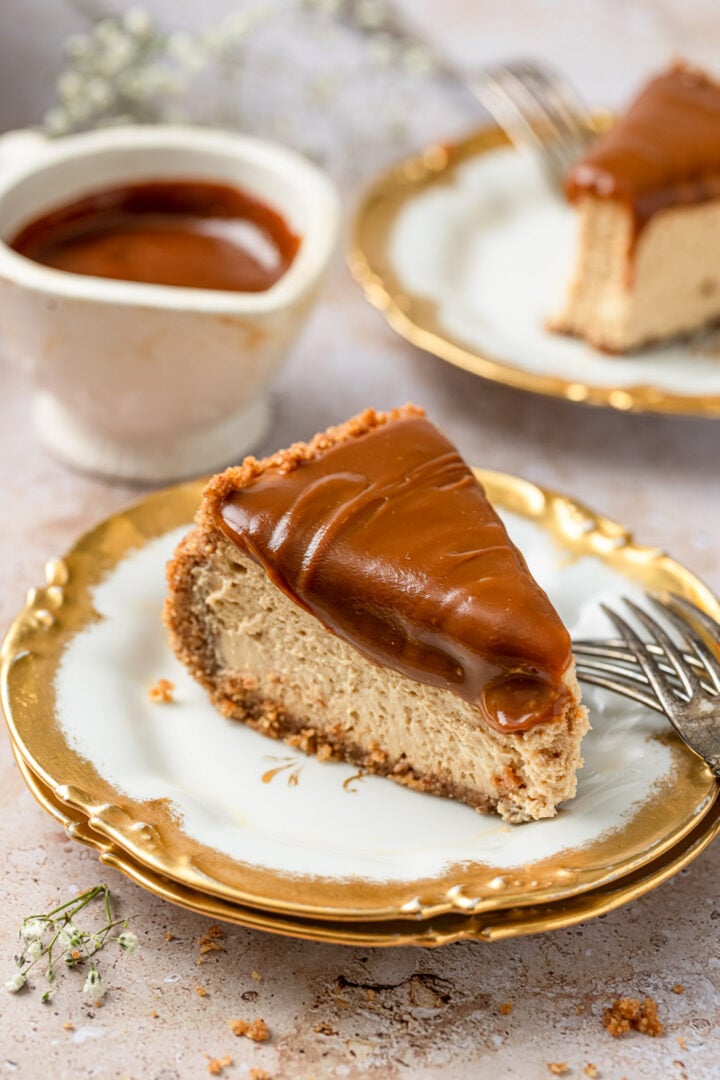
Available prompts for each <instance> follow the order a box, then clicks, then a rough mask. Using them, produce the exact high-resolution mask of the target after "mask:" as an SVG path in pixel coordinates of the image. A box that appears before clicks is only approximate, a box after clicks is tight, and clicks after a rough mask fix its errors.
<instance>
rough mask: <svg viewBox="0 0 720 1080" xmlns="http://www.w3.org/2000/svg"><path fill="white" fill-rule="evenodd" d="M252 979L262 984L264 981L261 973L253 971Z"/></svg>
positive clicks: (251, 973)
mask: <svg viewBox="0 0 720 1080" xmlns="http://www.w3.org/2000/svg"><path fill="white" fill-rule="evenodd" d="M250 978H251V979H254V980H255V982H260V981H261V980H262V975H261V974H260V972H259V971H251V972H250Z"/></svg>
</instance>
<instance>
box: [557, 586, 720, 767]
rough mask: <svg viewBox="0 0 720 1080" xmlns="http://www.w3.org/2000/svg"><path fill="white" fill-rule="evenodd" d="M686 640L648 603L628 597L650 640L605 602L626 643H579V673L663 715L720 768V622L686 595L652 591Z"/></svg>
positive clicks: (665, 615)
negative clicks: (650, 610)
mask: <svg viewBox="0 0 720 1080" xmlns="http://www.w3.org/2000/svg"><path fill="white" fill-rule="evenodd" d="M648 597H649V599H650V601H651V602H652V603H653V604H654V605H655V607H657V608H658V609H659V611H660V612H661V613H662V616H663V618H664V620H665V622H666V623H667V624H669V626H670V627H672V629H673V631H674V632H675V634H676V636H677V637H679V638H680V640H681V642H682V645H680V646H678V644H677V643H676V642H675V641H674V640H673V637H672V636H671V634H670V632H669V631H668V629H666V627H665V626H664V625H663V624H662V623H661V622H660V621H659V620H658V619H656V618H654V617H653V616H652V615H650V614H649V613H648V612H647V611H645V610H644V608H642V607H640V606H639V605H638V604H636V603H634V602H633V601H632V600H629V599H627V598H623V602H624V604H625V606H626V607H627V608H628V611H629V612H630V613H631V615H632V616H633V618H634V620H635V621H636V622H637V623H639V624H640V626H641V627H642V628H643V629H644V631H645V632H646V634H647V635H649V640H647V639H644V638H642V637H641V636H640V634H638V633H637V631H636V630H635V629H634V628H633V626H632V625H631V623H630V622H629V621H628V620H627V619H625V618H624V617H623V616H621V615H620V614H618V612H617V611H615V610H613V609H612V608H610V607H608V606H607V605H606V604H602V605H601V607H602V609H603V611H604V612H605V614H606V615H607V616H608V618H609V619H610V621H611V622H612V624H613V626H614V627H615V629H616V631H617V632H618V634H619V636H620V640H619V641H611V642H575V643H573V649H574V651H575V655H576V657H577V670H578V678H580V679H581V680H582V681H584V682H588V683H592V684H594V685H596V686H603V687H605V688H606V689H608V690H613V691H615V692H617V693H619V694H623V695H624V696H625V697H629V698H631V699H633V700H634V701H639V702H641V703H642V704H644V705H647V706H648V707H649V708H652V709H655V710H657V711H659V712H662V713H664V714H665V715H666V716H667V718H668V719H669V721H670V723H671V724H672V725H673V727H674V728H675V730H676V731H677V732H678V734H679V735H680V737H681V738H682V739H683V740H684V741H685V742H686V743H687V744H688V745H689V746H690V747H691V749H693V750H695V752H696V753H698V754H700V755H701V756H702V757H703V758H704V759H705V761H706V762H707V763H708V764H709V765H710V767H711V768H712V769H713V771H714V772H716V773H718V771H720V624H718V623H717V622H715V620H714V619H712V618H711V617H710V616H709V615H708V614H707V612H704V611H702V610H701V609H700V608H698V607H697V606H696V605H695V604H693V603H691V602H690V601H689V600H686V599H684V598H683V597H680V596H675V595H671V594H666V593H663V594H648Z"/></svg>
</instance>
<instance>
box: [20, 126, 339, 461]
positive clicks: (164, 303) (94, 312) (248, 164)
mask: <svg viewBox="0 0 720 1080" xmlns="http://www.w3.org/2000/svg"><path fill="white" fill-rule="evenodd" d="M338 219H339V203H338V198H337V194H336V192H335V189H334V187H333V186H332V184H331V182H330V181H329V180H328V179H327V178H326V177H325V176H324V174H323V173H321V172H320V171H319V170H318V169H317V168H315V167H314V166H313V165H311V164H310V163H309V162H306V161H305V160H304V159H303V158H301V157H300V156H299V155H297V154H295V153H293V152H291V151H289V150H286V149H285V148H283V147H280V146H277V145H274V144H272V143H269V142H265V141H263V140H258V139H252V138H247V137H245V136H241V135H235V134H230V133H225V132H218V131H212V130H208V129H199V128H186V127H182V126H174V125H152V126H150V125H147V126H137V127H126V128H115V129H106V130H102V131H95V132H89V133H85V134H82V135H73V136H68V137H66V138H63V139H56V140H52V141H49V140H45V139H44V138H43V137H42V136H38V135H33V134H32V133H29V132H25V133H23V132H15V133H10V134H9V135H6V136H3V137H0V333H2V336H3V341H4V347H5V351H6V353H7V355H8V356H9V358H10V359H12V360H15V361H17V362H20V363H22V364H23V365H24V366H25V367H26V368H29V369H30V370H31V372H32V374H33V376H34V379H35V385H36V389H37V393H36V396H35V403H34V408H35V421H36V428H37V431H38V435H39V436H40V438H41V439H42V441H43V442H44V443H45V445H46V446H47V447H48V448H49V449H50V450H51V452H53V453H54V454H55V455H56V456H58V457H60V458H61V459H62V460H64V461H66V462H68V463H69V464H71V465H73V466H75V467H77V468H81V469H84V470H87V471H90V472H93V473H96V474H100V475H103V476H107V477H113V478H119V479H124V480H136V481H140V482H157V481H168V480H173V479H180V478H182V477H185V476H189V475H197V474H200V473H204V472H208V471H212V470H215V469H217V468H220V467H221V466H223V465H225V464H227V463H230V462H232V461H237V460H239V459H240V458H242V456H243V455H244V454H245V453H247V452H249V451H250V450H252V449H253V446H254V445H255V444H257V442H258V441H259V440H260V439H261V438H262V436H263V434H264V432H265V430H266V428H267V423H268V419H269V412H268V405H267V392H268V384H269V382H270V380H271V379H272V377H273V375H274V374H275V372H276V371H277V369H278V367H279V366H280V364H281V363H282V361H283V360H284V358H285V355H286V354H287V352H288V350H289V348H290V347H291V345H292V343H293V341H294V339H295V337H296V336H297V334H298V332H299V331H300V329H301V327H302V325H303V323H304V321H305V319H306V317H307V315H308V313H309V311H310V309H311V306H312V303H313V300H314V298H315V297H316V295H317V293H318V290H319V287H320V285H321V283H322V279H323V276H324V273H325V271H326V269H327V266H328V263H329V260H330V256H331V254H332V251H333V248H334V246H335V242H336V239H337V231H338Z"/></svg>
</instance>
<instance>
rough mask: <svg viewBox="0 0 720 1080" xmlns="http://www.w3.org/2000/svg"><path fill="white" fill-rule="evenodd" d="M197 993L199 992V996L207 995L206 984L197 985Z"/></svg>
mask: <svg viewBox="0 0 720 1080" xmlns="http://www.w3.org/2000/svg"><path fill="white" fill-rule="evenodd" d="M195 993H196V994H197V996H198V997H207V990H206V989H205V987H204V986H196V987H195Z"/></svg>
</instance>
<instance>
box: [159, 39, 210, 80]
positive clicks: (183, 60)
mask: <svg viewBox="0 0 720 1080" xmlns="http://www.w3.org/2000/svg"><path fill="white" fill-rule="evenodd" d="M165 52H166V54H167V55H168V56H169V57H170V59H171V60H175V61H177V63H178V64H181V65H182V66H183V67H186V68H189V69H190V70H191V71H199V69H200V68H201V67H204V66H205V64H206V63H207V58H206V56H205V55H204V53H203V50H202V46H201V45H200V43H199V42H198V41H197V40H196V39H195V38H194V37H193V36H192V34H188V33H185V32H180V31H178V33H175V34H170V36H169V37H168V39H167V41H166V42H165Z"/></svg>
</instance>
